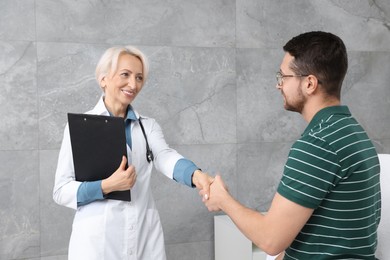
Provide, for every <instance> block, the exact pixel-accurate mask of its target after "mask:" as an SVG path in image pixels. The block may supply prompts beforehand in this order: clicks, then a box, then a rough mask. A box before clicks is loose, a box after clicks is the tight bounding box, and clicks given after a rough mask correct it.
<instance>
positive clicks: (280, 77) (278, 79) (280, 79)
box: [276, 71, 309, 86]
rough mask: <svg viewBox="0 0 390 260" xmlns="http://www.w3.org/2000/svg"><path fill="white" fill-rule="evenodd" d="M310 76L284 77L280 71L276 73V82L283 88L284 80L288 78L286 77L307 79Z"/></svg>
mask: <svg viewBox="0 0 390 260" xmlns="http://www.w3.org/2000/svg"><path fill="white" fill-rule="evenodd" d="M307 76H309V75H284V74H282V72H280V71H278V72H276V82H277V83H278V86H282V85H283V78H286V77H289V78H291V77H307Z"/></svg>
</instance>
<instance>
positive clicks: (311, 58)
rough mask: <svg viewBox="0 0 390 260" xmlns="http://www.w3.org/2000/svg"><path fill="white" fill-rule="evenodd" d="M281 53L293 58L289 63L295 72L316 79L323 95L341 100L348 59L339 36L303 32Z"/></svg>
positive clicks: (288, 43)
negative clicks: (286, 53) (284, 52)
mask: <svg viewBox="0 0 390 260" xmlns="http://www.w3.org/2000/svg"><path fill="white" fill-rule="evenodd" d="M283 50H284V51H286V52H288V53H289V54H290V55H291V56H293V57H294V59H293V60H292V62H291V64H290V68H291V69H292V71H294V73H296V74H301V75H314V76H316V77H317V79H318V80H319V82H320V83H321V84H320V85H321V87H322V88H323V90H324V92H325V93H326V94H328V95H332V96H337V97H338V98H340V92H341V85H342V83H343V80H344V77H345V74H346V73H347V69H348V57H347V50H346V48H345V45H344V43H343V41H342V40H341V39H340V38H339V37H338V36H336V35H334V34H331V33H327V32H319V31H317V32H307V33H303V34H300V35H298V36H296V37H294V38H292V39H291V40H290V41H288V42H287V43H286V45H284V46H283Z"/></svg>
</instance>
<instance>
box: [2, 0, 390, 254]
mask: <svg viewBox="0 0 390 260" xmlns="http://www.w3.org/2000/svg"><path fill="white" fill-rule="evenodd" d="M0 10H1V16H0V82H1V83H0V85H1V89H0V114H1V123H0V197H1V198H2V199H1V201H0V259H45V260H54V259H66V254H67V245H68V239H69V235H70V229H71V222H72V217H73V214H74V212H73V211H72V210H70V209H67V208H63V207H60V206H58V205H56V204H55V203H54V202H53V200H52V187H53V181H54V173H55V168H56V163H57V156H58V151H59V148H60V142H61V139H62V133H63V128H64V126H65V123H66V113H67V112H84V111H86V110H89V109H90V108H91V107H93V106H94V104H95V102H96V101H97V99H98V97H99V96H100V94H101V93H100V89H99V87H98V86H97V84H96V82H95V80H94V69H95V64H96V63H97V61H98V59H99V57H100V55H101V54H102V52H103V51H104V50H105V49H106V48H108V47H110V46H112V45H119V44H132V45H136V46H138V47H139V48H141V49H142V50H143V51H144V52H145V53H146V54H147V56H148V57H149V59H150V62H151V73H150V79H149V81H148V82H147V85H146V86H145V88H144V89H143V91H142V93H141V94H140V96H139V97H138V98H137V100H136V102H135V104H134V106H135V107H136V108H137V110H139V111H140V112H142V113H143V114H146V115H149V116H151V117H154V118H156V119H157V120H158V122H159V123H160V124H161V126H162V128H163V130H164V133H165V137H166V140H167V141H168V143H170V144H171V146H172V147H174V148H176V149H177V150H179V151H180V152H181V153H182V154H183V155H185V156H187V157H188V158H191V159H192V160H193V161H195V162H196V163H197V164H198V165H199V166H201V167H202V169H204V170H205V171H208V172H210V173H212V174H215V173H216V172H220V173H221V174H222V176H223V178H224V179H225V180H226V182H227V184H228V186H229V187H230V190H231V192H232V193H233V194H234V195H235V196H236V197H237V198H238V199H239V200H240V201H242V202H243V203H244V204H246V205H247V206H249V207H252V208H255V209H257V210H261V211H264V210H267V208H268V206H269V204H270V200H271V199H272V196H273V194H274V192H275V189H276V186H277V184H278V179H279V178H280V176H281V172H282V168H283V163H284V161H285V159H286V156H287V153H288V149H289V147H290V145H291V144H292V142H293V140H294V139H296V138H297V137H298V136H299V135H300V133H301V132H302V131H303V129H304V127H305V122H304V121H303V120H302V119H301V117H300V115H298V114H294V113H291V112H286V111H284V109H283V107H282V98H281V96H280V93H279V92H278V91H277V90H276V89H275V76H274V75H275V71H277V70H278V69H279V64H280V62H281V58H282V57H283V51H282V49H281V46H282V45H283V44H284V43H285V42H286V41H287V40H289V39H290V38H291V37H293V36H295V35H297V34H299V33H302V32H305V31H310V30H324V31H331V32H333V33H336V34H337V35H339V36H340V37H341V38H343V39H344V41H345V43H346V45H347V48H348V50H349V60H350V68H349V72H348V74H347V77H346V80H345V84H344V87H343V88H344V89H343V93H342V97H343V98H342V101H343V103H344V104H347V105H349V106H350V109H351V110H352V112H353V113H354V115H355V116H356V117H357V118H358V120H359V121H360V122H361V123H362V124H363V126H364V127H365V129H366V130H367V132H368V134H369V135H370V137H371V138H372V139H373V140H374V141H375V145H376V147H377V149H378V152H382V153H390V131H389V130H388V129H389V128H390V87H389V82H390V73H389V72H390V69H389V68H390V66H389V63H390V2H389V1H388V0H343V1H340V0H333V1H330V0H296V1H282V0H262V1H259V0H236V1H234V0H213V1H209V0H198V1H193V0H182V1H173V0H158V1H157V0H144V1H130V0H112V1H109V0H90V1H77V0H57V1H51V0H1V1H0ZM153 190H154V194H155V198H156V201H157V205H158V208H159V210H160V214H161V218H162V223H163V227H164V230H165V238H166V249H167V255H168V259H171V260H175V259H178V260H187V259H188V260H189V259H202V260H204V259H213V258H214V249H213V238H214V235H213V216H214V214H211V213H209V212H208V211H207V210H206V209H205V208H204V206H203V204H202V202H201V201H200V199H199V197H198V194H197V192H196V191H195V190H192V189H189V188H187V187H185V186H181V185H179V184H177V183H175V182H173V181H170V180H168V179H167V178H165V177H163V176H161V175H160V174H158V173H156V174H155V176H154V177H153Z"/></svg>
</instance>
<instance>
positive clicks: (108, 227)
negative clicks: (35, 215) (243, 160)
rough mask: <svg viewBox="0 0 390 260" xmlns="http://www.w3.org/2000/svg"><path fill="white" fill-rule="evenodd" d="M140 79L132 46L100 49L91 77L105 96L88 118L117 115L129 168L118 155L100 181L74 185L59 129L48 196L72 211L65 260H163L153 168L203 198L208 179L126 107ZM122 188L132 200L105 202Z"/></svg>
mask: <svg viewBox="0 0 390 260" xmlns="http://www.w3.org/2000/svg"><path fill="white" fill-rule="evenodd" d="M147 75H148V64H147V61H146V58H145V56H144V54H143V53H142V52H141V51H139V50H138V49H136V48H134V47H131V46H125V47H113V48H110V49H108V50H106V52H105V53H104V54H103V56H102V57H101V59H100V61H99V63H98V65H97V68H96V79H97V81H98V83H99V84H100V86H101V88H102V89H103V92H104V94H103V96H102V97H101V98H100V100H99V101H98V103H97V104H96V106H95V107H94V108H93V109H92V110H90V111H88V112H87V114H95V115H106V116H108V115H111V116H116V117H123V119H124V120H125V125H126V127H125V128H126V141H127V157H128V158H129V163H128V162H127V161H126V157H123V158H122V162H121V164H120V165H119V167H118V169H117V170H116V171H115V172H114V173H112V175H111V176H110V177H108V178H107V179H103V180H99V181H94V182H79V181H76V180H75V174H74V166H73V158H72V150H71V142H70V136H69V127H68V125H67V126H66V127H65V131H64V137H63V141H62V145H61V150H60V153H59V158H58V165H57V170H56V176H55V185H54V190H53V199H54V201H55V202H56V203H58V204H59V205H63V206H66V207H69V208H73V209H75V210H76V214H75V217H74V220H73V227H72V234H71V238H70V243H69V252H68V257H69V259H76V260H79V259H83V260H89V259H96V260H103V259H107V260H113V259H134V260H136V259H138V260H150V259H153V260H160V259H161V260H163V259H166V255H165V248H164V237H163V231H162V227H161V223H160V217H159V214H158V212H157V209H156V205H155V202H154V199H153V197H152V193H151V188H150V178H151V172H152V166H153V165H155V167H156V169H157V170H158V171H160V172H162V173H163V174H165V175H166V176H167V177H169V178H171V179H174V180H175V181H177V182H179V183H182V184H185V185H188V186H190V187H194V186H196V187H197V188H198V189H199V190H203V191H204V192H205V193H206V194H208V195H209V187H210V184H211V183H212V181H213V178H211V177H210V176H209V175H208V174H206V173H203V172H202V171H200V170H199V168H198V167H197V166H196V165H195V164H194V163H193V162H191V161H190V160H187V159H185V158H183V156H181V155H180V154H179V153H177V152H176V151H175V150H173V149H171V148H170V147H169V146H168V145H167V143H166V142H165V140H164V136H163V133H162V130H161V128H160V126H159V125H158V123H157V122H156V121H155V120H154V119H152V118H149V117H145V116H142V115H140V114H138V112H137V111H135V110H134V109H133V107H132V106H131V103H132V101H133V100H134V99H135V97H136V96H137V94H138V93H139V92H140V91H141V89H142V87H143V85H144V83H145V80H146V78H147ZM142 128H143V129H142ZM143 131H144V132H145V135H144V134H143ZM147 147H148V149H147ZM147 150H148V158H147V156H145V154H146V152H147ZM153 157H154V158H153ZM130 158H131V161H130ZM126 164H128V167H126ZM128 189H131V202H127V201H120V200H110V199H105V198H104V195H105V194H108V193H110V192H112V191H123V190H128ZM202 194H203V193H202ZM203 199H207V196H205V197H204V198H203Z"/></svg>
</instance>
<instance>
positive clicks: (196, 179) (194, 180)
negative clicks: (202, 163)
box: [191, 169, 202, 187]
mask: <svg viewBox="0 0 390 260" xmlns="http://www.w3.org/2000/svg"><path fill="white" fill-rule="evenodd" d="M201 175H202V171H201V170H199V169H198V170H195V171H194V173H193V174H192V179H191V181H192V184H193V185H195V186H196V187H198V184H199V178H200V176H201Z"/></svg>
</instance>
